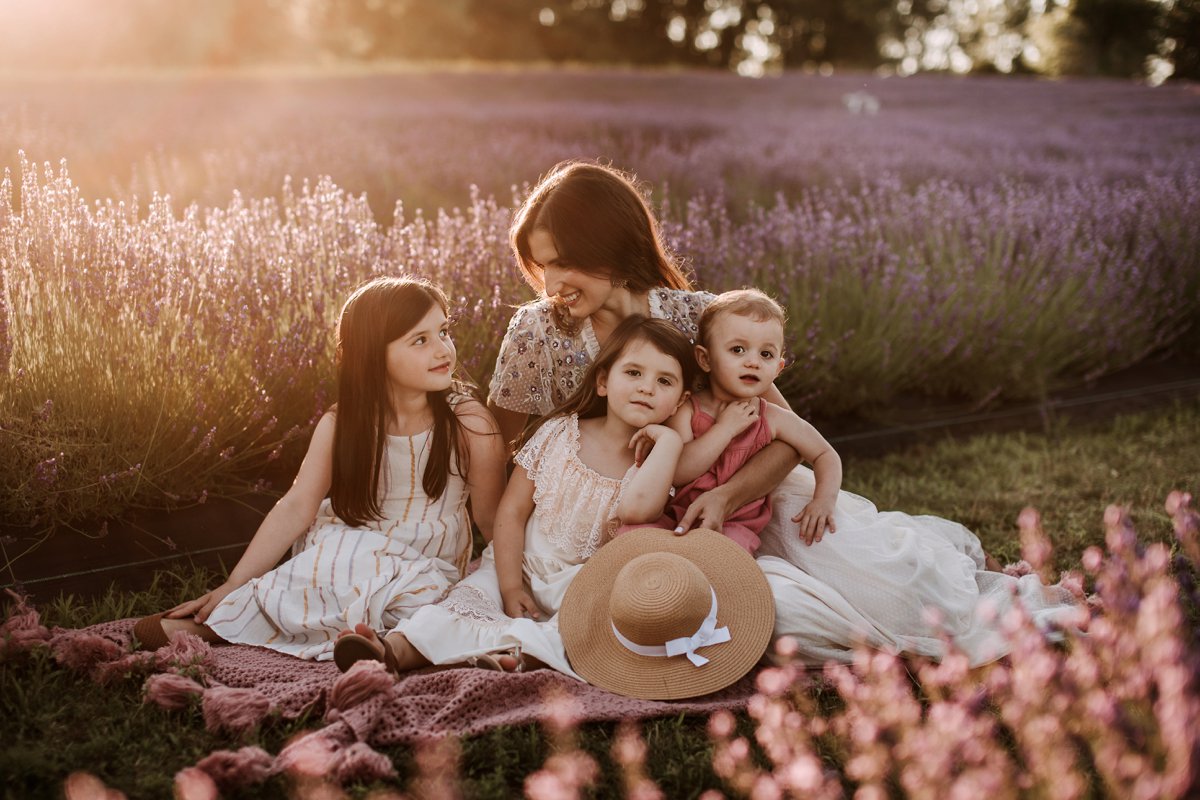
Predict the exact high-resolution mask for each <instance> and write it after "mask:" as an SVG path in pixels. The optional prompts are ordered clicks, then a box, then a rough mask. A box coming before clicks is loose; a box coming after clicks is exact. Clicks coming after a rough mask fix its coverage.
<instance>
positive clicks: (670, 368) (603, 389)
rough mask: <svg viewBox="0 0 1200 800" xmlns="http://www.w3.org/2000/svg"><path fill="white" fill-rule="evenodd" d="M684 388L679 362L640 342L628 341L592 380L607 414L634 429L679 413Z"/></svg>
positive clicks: (645, 342)
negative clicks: (605, 369) (615, 358)
mask: <svg viewBox="0 0 1200 800" xmlns="http://www.w3.org/2000/svg"><path fill="white" fill-rule="evenodd" d="M686 388H687V387H685V386H684V385H683V370H682V369H681V368H680V366H679V362H678V361H676V360H675V359H674V358H673V357H671V356H669V355H667V354H666V353H664V352H663V351H661V350H659V349H658V348H657V347H655V346H654V345H652V344H650V343H649V342H647V341H642V340H639V341H635V342H631V343H630V344H629V346H628V347H626V348H625V349H624V350H622V351H621V355H619V356H618V357H617V360H616V362H614V363H613V365H612V368H611V369H609V370H608V371H607V372H602V373H600V374H599V375H598V376H597V378H596V392H597V394H599V395H600V396H601V397H607V398H608V413H610V414H615V415H616V416H617V418H618V419H620V420H621V421H622V422H625V423H626V424H628V425H631V426H633V427H635V428H642V427H645V426H646V425H653V424H657V423H660V422H664V421H666V420H667V418H668V417H670V416H671V415H672V414H674V413H675V412H676V411H678V410H679V405H680V403H682V402H683V399H684V397H685V392H686Z"/></svg>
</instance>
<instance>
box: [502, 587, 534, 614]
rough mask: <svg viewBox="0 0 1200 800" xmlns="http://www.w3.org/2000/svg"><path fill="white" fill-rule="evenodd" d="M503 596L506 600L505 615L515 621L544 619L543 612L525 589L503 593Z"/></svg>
mask: <svg viewBox="0 0 1200 800" xmlns="http://www.w3.org/2000/svg"><path fill="white" fill-rule="evenodd" d="M501 596H502V597H503V598H504V613H505V614H507V615H508V616H510V617H512V618H513V619H536V620H540V619H541V618H542V610H541V609H540V608H538V604H537V603H536V602H535V601H534V599H533V598H532V597H530V596H529V592H527V591H525V590H524V589H513V590H510V591H507V592H501Z"/></svg>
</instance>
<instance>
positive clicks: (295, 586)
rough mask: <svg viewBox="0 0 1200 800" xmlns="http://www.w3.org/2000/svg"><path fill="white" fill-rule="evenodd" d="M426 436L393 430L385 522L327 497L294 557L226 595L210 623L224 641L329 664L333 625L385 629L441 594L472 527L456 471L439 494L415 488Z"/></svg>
mask: <svg viewBox="0 0 1200 800" xmlns="http://www.w3.org/2000/svg"><path fill="white" fill-rule="evenodd" d="M432 440H433V434H432V431H425V432H423V433H418V434H416V435H414V436H389V437H388V442H387V461H386V464H385V469H384V470H383V471H382V474H381V475H380V492H379V497H380V500H381V502H380V510H381V511H382V513H383V517H384V518H383V519H382V520H378V521H376V522H373V523H370V524H369V525H367V526H366V527H362V528H352V527H350V526H348V525H346V524H345V523H343V522H342V521H341V520H340V519H338V518H337V517H336V516H334V514H333V509H332V507H331V505H330V502H329V500H325V501H324V502H323V503H322V504H321V508H320V510H319V511H318V513H317V518H316V521H314V522H313V524H312V527H311V528H309V530H308V533H306V534H305V535H304V537H303V538H302V539H300V540H299V541H297V543H296V544H295V545H294V546H293V547H292V558H291V559H290V560H288V561H287V562H285V563H284V564H282V565H281V566H279V567H277V568H276V569H274V570H272V571H270V572H268V573H267V574H265V575H263V576H262V577H261V578H255V579H254V580H252V581H250V582H249V583H247V584H246V585H244V586H242V587H240V588H239V589H237V590H235V591H233V592H231V593H230V594H229V596H228V597H226V598H225V600H224V601H222V603H221V604H220V605H219V606H217V608H216V609H215V610H214V611H213V613H212V616H210V617H209V619H208V625H209V627H210V628H212V629H213V630H214V631H216V633H217V635H219V636H220V637H221V638H222V639H224V640H226V641H228V642H236V643H238V644H254V645H261V646H263V647H269V648H271V649H272V650H278V651H280V652H282V653H289V654H291V655H294V656H299V657H300V658H307V659H316V660H318V661H326V660H328V659H330V658H332V657H333V641H334V639H335V637H336V636H337V634H338V632H339V631H342V630H345V629H346V628H352V627H353V626H354V625H355V624H357V623H360V622H362V623H365V624H367V625H369V626H371V628H373V629H374V630H376V631H391V630H392V629H393V628H395V627H396V626H397V625H398V624H399V623H400V622H401V620H404V619H407V618H408V617H410V616H412V614H413V613H414V612H415V611H416V610H417V609H418V608H420V607H421V606H423V605H426V604H428V603H432V602H434V601H436V600H437V599H438V598H439V597H441V596H442V593H443V592H444V591H445V590H446V589H447V588H449V587H450V585H451V584H453V583H454V582H455V581H457V580H458V579H459V578H460V577H461V574H462V569H463V567H465V565H466V562H467V559H468V558H469V556H470V552H471V525H470V521H469V519H468V517H467V513H466V502H467V487H466V483H465V482H464V481H463V479H462V478H461V477H459V476H458V475H455V474H453V473H454V471H452V472H451V474H450V476H449V479H448V481H447V483H446V490H445V491H444V492H443V493H442V496H441V497H439V498H438V499H437V500H431V499H430V498H429V496H428V495H426V494H425V490H424V489H423V488H422V486H421V478H422V476H423V475H424V472H425V464H426V462H427V461H428V458H429V448H430V445H431V443H432Z"/></svg>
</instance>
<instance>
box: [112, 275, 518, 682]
mask: <svg viewBox="0 0 1200 800" xmlns="http://www.w3.org/2000/svg"><path fill="white" fill-rule="evenodd" d="M447 311H448V308H447V305H446V300H445V297H444V296H443V295H442V293H441V291H440V290H438V289H437V288H436V287H434V286H432V285H430V284H427V283H424V282H421V281H415V280H407V279H400V278H380V279H377V280H374V281H371V282H369V283H367V284H365V285H363V286H362V287H360V288H359V289H358V290H357V291H355V293H354V294H353V296H351V298H350V299H349V300H348V301H347V303H346V306H345V308H344V309H343V311H342V315H341V318H340V321H339V323H338V355H339V364H338V404H337V406H336V407H335V409H334V410H331V411H329V412H328V413H326V414H325V415H324V416H323V417H322V418H321V420H320V422H318V423H317V427H316V430H315V431H314V432H313V438H312V442H311V444H310V445H309V449H308V454H307V455H306V456H305V458H304V462H303V464H302V465H301V467H300V471H299V473H298V474H297V476H296V480H295V483H294V484H293V485H292V488H291V489H290V490H288V492H287V494H285V495H284V496H283V497H282V498H281V499H280V500H279V502H278V503H277V504H276V505H275V507H274V508H273V509H272V510H271V512H270V513H269V514H268V515H267V517H266V519H264V520H263V523H262V526H261V527H260V528H259V529H258V532H257V533H255V535H254V538H253V539H252V540H251V542H250V544H249V546H248V547H247V548H246V553H245V554H244V555H243V556H242V558H241V559H240V560H239V561H238V563H237V566H236V567H234V569H233V571H232V572H231V573H230V574H229V578H228V580H226V581H225V582H224V583H223V584H222V585H221V586H219V587H217V588H216V589H214V590H213V591H211V592H209V593H207V594H205V595H203V596H202V597H199V598H197V599H195V600H192V601H189V602H187V603H183V604H181V605H179V606H177V607H176V608H174V609H172V610H171V611H170V612H167V613H166V614H165V615H163V614H156V615H154V616H153V617H147V618H145V619H144V620H141V621H140V622H139V623H138V624H137V626H136V627H135V634H137V637H138V639H139V640H140V641H141V642H142V643H143V645H145V646H159V645H161V644H165V643H166V637H167V636H168V635H169V634H170V633H171V632H173V631H174V630H179V629H182V630H188V631H191V632H193V633H196V634H198V635H201V636H202V637H204V638H206V639H209V640H210V641H220V640H223V641H226V642H237V643H239V644H255V645H262V646H264V647H269V648H271V649H273V650H278V651H280V652H284V653H289V654H292V655H295V656H299V657H301V658H308V659H317V660H325V659H329V658H331V657H332V655H333V642H334V639H335V637H336V635H337V633H338V632H339V631H341V630H343V629H345V628H347V627H352V626H354V625H356V624H361V625H363V626H364V627H366V628H368V629H370V630H380V631H389V630H391V629H393V628H394V627H395V626H396V625H397V624H398V623H400V622H401V621H402V620H403V619H405V618H406V617H408V616H410V615H411V614H412V613H413V612H414V611H415V610H416V609H417V608H419V607H420V606H422V605H425V604H428V603H432V602H433V601H435V600H437V599H438V598H439V597H440V596H441V595H442V594H443V592H444V591H445V590H446V589H447V588H448V587H449V586H450V585H451V584H452V583H454V582H455V581H456V580H458V578H459V577H460V576H461V570H462V569H463V567H464V566H465V564H466V561H467V558H468V556H469V554H470V547H471V524H470V520H469V519H468V517H467V513H466V502H467V497H468V495H469V496H470V499H471V507H472V511H473V514H474V518H475V522H476V524H477V525H478V526H479V528H480V530H481V531H482V532H483V535H484V537H485V538H489V539H490V537H491V529H492V522H493V518H494V515H495V509H496V506H497V503H498V502H499V497H500V494H501V492H502V490H503V482H504V462H505V459H506V450H505V446H504V443H503V440H502V439H501V437H500V435H499V432H498V430H497V429H496V425H495V421H494V420H493V419H492V418H491V416H490V415H489V414H488V412H487V410H486V409H485V408H484V407H483V405H482V404H481V403H479V402H478V401H476V400H473V399H470V398H468V397H466V396H465V395H463V394H460V393H458V392H456V391H454V390H453V389H452V378H453V374H454V368H455V349H454V343H453V341H452V340H451V338H450V334H449V327H448V324H447V319H446V314H447ZM327 493H328V494H329V497H328V499H324V498H325V496H326V494H327ZM288 548H291V551H292V558H291V559H290V560H288V561H287V562H285V563H284V564H282V565H281V566H279V567H277V568H273V567H274V566H275V564H276V562H278V560H279V559H280V557H281V556H283V555H284V553H286V552H287V550H288Z"/></svg>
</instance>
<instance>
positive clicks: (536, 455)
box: [513, 417, 579, 499]
mask: <svg viewBox="0 0 1200 800" xmlns="http://www.w3.org/2000/svg"><path fill="white" fill-rule="evenodd" d="M570 423H571V418H570V417H557V418H555V419H552V420H549V421H547V422H545V423H544V424H543V425H542V427H540V428H538V429H537V431H536V432H535V433H534V434H533V436H531V437H530V439H529V441H528V442H526V443H525V446H524V447H522V448H521V450H520V452H518V453H517V455H516V456H515V457H514V458H513V461H515V462H516V463H517V465H518V466H521V467H524V468H525V472H526V474H527V475H528V476H529V480H531V481H533V482H534V484H537V483H538V477H539V476H540V475H541V472H542V470H544V469H554V468H555V467H553V466H551V463H550V459H548V458H547V455H548V454H549V453H550V451H552V450H555V449H557V446H558V445H560V444H562V438H563V437H564V436H571V431H572V430H574V431H575V434H574V441H578V437H579V433H578V428H575V427H574V426H572V425H571V424H570ZM574 441H572V442H571V444H572V445H573V444H574ZM568 449H573V448H568ZM535 499H536V498H535Z"/></svg>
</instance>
